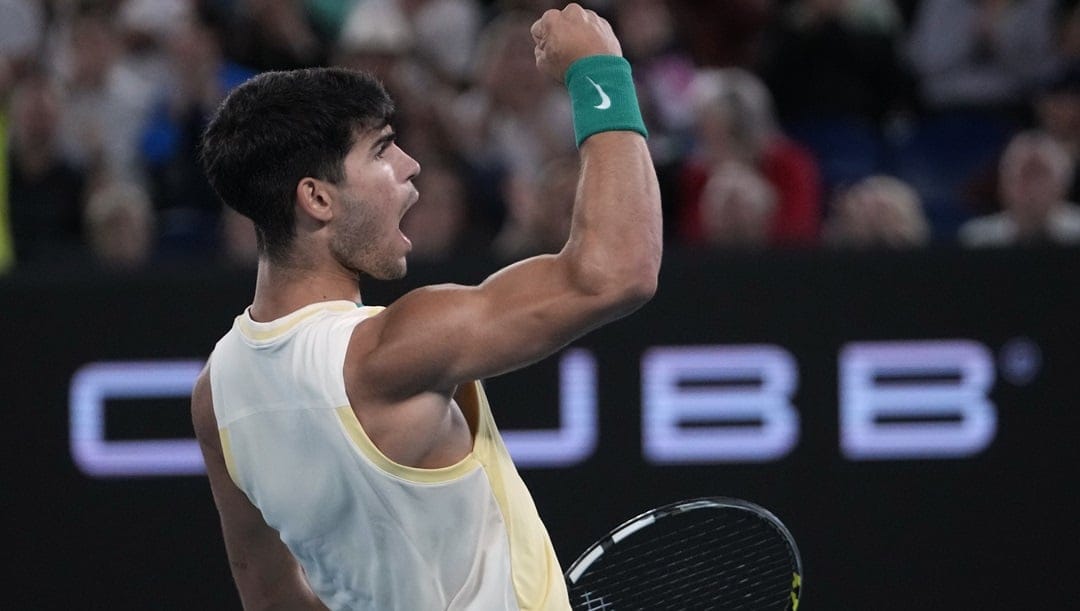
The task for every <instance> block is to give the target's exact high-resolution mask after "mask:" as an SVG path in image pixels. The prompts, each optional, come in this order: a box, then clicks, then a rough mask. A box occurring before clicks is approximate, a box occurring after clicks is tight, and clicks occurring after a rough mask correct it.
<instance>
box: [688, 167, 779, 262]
mask: <svg viewBox="0 0 1080 611" xmlns="http://www.w3.org/2000/svg"><path fill="white" fill-rule="evenodd" d="M701 208H702V209H701V217H702V226H703V229H704V243H705V245H706V246H708V247H710V248H715V249H759V248H764V247H766V246H768V244H769V241H768V239H769V226H770V225H771V223H772V217H773V214H775V210H776V193H775V192H774V191H773V188H772V187H771V186H770V185H769V183H768V182H767V181H766V180H765V178H764V177H763V176H761V174H759V173H758V172H757V170H755V169H754V168H752V167H750V166H748V165H746V164H744V163H742V162H739V161H729V162H726V163H723V164H720V165H719V166H717V167H716V168H715V169H714V170H713V172H712V173H711V174H710V175H709V179H708V181H707V182H706V183H705V190H704V192H703V193H702V201H701Z"/></svg>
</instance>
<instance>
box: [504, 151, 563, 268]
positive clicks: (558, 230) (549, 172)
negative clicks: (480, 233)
mask: <svg viewBox="0 0 1080 611" xmlns="http://www.w3.org/2000/svg"><path fill="white" fill-rule="evenodd" d="M577 177H578V160H577V157H574V156H570V155H567V156H564V157H558V158H555V159H552V160H551V161H549V162H548V163H547V164H546V165H545V166H544V168H543V170H542V171H541V172H540V174H539V175H537V176H536V177H535V178H534V177H532V176H524V175H518V176H516V177H515V178H514V179H513V180H511V181H510V182H509V183H508V188H509V190H510V194H509V195H508V196H507V200H508V201H509V203H510V205H509V211H508V215H507V221H506V223H505V224H504V225H503V227H502V230H501V231H500V232H499V234H498V235H497V236H496V237H495V241H494V243H493V245H492V247H493V250H494V252H495V255H496V256H497V257H498V258H500V259H502V260H504V261H517V260H519V259H524V258H526V257H529V256H532V255H538V254H544V253H557V252H559V250H561V249H562V247H563V245H564V244H566V240H567V238H568V237H569V236H570V219H571V215H572V212H573V208H574V197H575V196H576V195H577Z"/></svg>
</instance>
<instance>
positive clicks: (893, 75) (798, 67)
mask: <svg viewBox="0 0 1080 611" xmlns="http://www.w3.org/2000/svg"><path fill="white" fill-rule="evenodd" d="M950 1H951V0H950ZM902 35H903V23H902V21H901V18H900V13H899V11H898V10H897V9H896V7H895V5H894V4H893V2H892V1H891V0H795V1H794V2H792V3H791V4H790V5H789V6H788V8H787V10H785V11H784V12H783V13H781V14H780V16H779V18H778V20H777V22H776V24H775V25H774V27H773V30H772V32H771V36H770V42H769V44H768V45H767V50H766V51H765V53H764V55H763V58H762V63H761V67H760V70H761V72H762V74H763V76H764V78H765V81H766V83H768V86H769V89H770V90H771V91H772V92H773V95H774V96H775V97H776V108H777V114H778V115H779V117H780V119H781V120H782V121H783V122H784V123H785V124H787V125H789V126H790V125H792V124H798V123H802V122H816V121H819V120H823V119H824V120H836V119H843V120H845V121H852V122H862V123H865V124H868V125H871V126H874V127H879V126H881V125H882V124H884V122H885V121H886V120H887V119H889V118H890V116H891V115H892V114H893V113H896V112H903V111H907V110H909V109H910V106H911V103H912V99H913V95H914V91H913V88H914V82H913V78H912V75H911V74H910V73H909V72H908V71H907V69H906V66H905V65H904V63H903V61H902V60H901V57H900V53H899V49H898V45H899V43H900V41H901V39H902V38H901V37H902Z"/></svg>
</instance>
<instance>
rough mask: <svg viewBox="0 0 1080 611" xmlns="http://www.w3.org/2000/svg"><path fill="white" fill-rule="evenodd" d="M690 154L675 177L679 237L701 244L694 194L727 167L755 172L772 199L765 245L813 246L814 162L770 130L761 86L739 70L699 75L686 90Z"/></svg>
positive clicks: (817, 211) (768, 101)
mask: <svg viewBox="0 0 1080 611" xmlns="http://www.w3.org/2000/svg"><path fill="white" fill-rule="evenodd" d="M692 96H693V101H694V115H695V121H696V129H695V133H696V134H697V137H698V143H697V147H696V149H695V151H694V152H693V154H692V155H691V156H689V157H688V158H687V159H686V161H685V162H684V165H683V169H682V171H681V177H680V184H681V194H682V195H681V205H682V210H681V211H680V213H679V234H680V236H681V238H682V240H683V241H684V242H686V243H687V244H694V243H698V242H701V241H702V240H703V238H704V234H705V229H704V225H703V224H702V223H703V221H702V218H701V215H702V204H701V201H700V200H701V198H702V192H703V189H704V186H705V182H706V180H707V179H708V176H709V174H710V172H711V170H712V168H714V167H716V166H717V165H720V164H722V163H725V162H727V161H731V160H735V161H739V162H742V163H745V164H749V165H751V166H752V167H754V168H756V169H757V171H758V172H760V173H761V174H762V175H763V176H764V177H765V179H766V180H767V181H768V182H769V184H770V186H771V187H772V189H773V191H774V192H775V196H776V205H775V210H774V211H773V213H772V214H771V215H770V217H769V218H770V219H771V220H770V225H769V228H768V232H767V241H768V242H769V243H770V244H772V245H782V246H805V245H812V244H815V243H816V241H817V239H818V233H819V230H820V222H821V216H822V213H821V197H822V196H821V179H820V174H819V169H818V165H817V161H816V160H815V158H814V156H813V155H812V153H810V151H809V150H807V149H806V148H805V147H803V146H801V145H800V144H797V143H796V142H794V141H793V140H791V139H790V138H788V137H787V136H786V135H785V134H784V133H783V132H782V131H781V129H780V127H779V125H778V124H777V121H776V117H775V116H774V114H773V110H772V97H771V96H770V94H769V91H768V90H767V89H766V88H765V86H764V84H763V83H762V82H761V80H760V79H759V78H758V77H756V76H755V75H754V74H753V73H751V72H749V71H746V70H743V69H741V68H724V69H710V70H703V71H701V72H700V73H699V74H698V75H697V76H696V77H695V79H694V83H693V86H692Z"/></svg>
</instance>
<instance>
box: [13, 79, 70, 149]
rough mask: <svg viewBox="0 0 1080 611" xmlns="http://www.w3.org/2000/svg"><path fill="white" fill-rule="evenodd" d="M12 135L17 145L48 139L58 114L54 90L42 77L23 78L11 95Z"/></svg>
mask: <svg viewBox="0 0 1080 611" xmlns="http://www.w3.org/2000/svg"><path fill="white" fill-rule="evenodd" d="M11 112H12V122H11V128H12V138H13V140H14V142H15V144H16V146H18V147H19V148H21V149H25V148H27V147H33V148H38V147H42V146H46V145H48V143H50V142H52V140H53V137H54V135H55V134H56V125H57V121H58V120H59V116H60V106H59V101H58V100H57V95H56V90H55V89H54V88H53V87H52V85H50V84H49V82H48V81H47V80H46V79H45V78H44V77H40V78H39V77H35V78H31V79H28V80H26V81H24V82H23V83H22V84H21V85H20V86H19V87H18V88H17V89H16V90H15V93H14V95H13V98H12V108H11Z"/></svg>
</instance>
